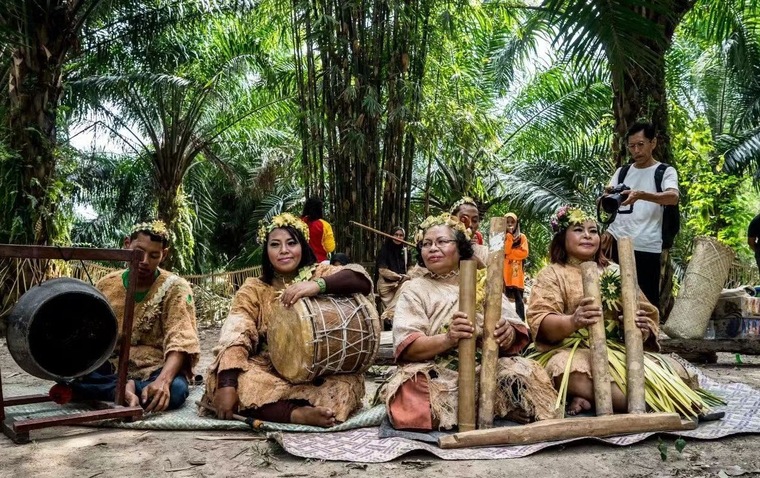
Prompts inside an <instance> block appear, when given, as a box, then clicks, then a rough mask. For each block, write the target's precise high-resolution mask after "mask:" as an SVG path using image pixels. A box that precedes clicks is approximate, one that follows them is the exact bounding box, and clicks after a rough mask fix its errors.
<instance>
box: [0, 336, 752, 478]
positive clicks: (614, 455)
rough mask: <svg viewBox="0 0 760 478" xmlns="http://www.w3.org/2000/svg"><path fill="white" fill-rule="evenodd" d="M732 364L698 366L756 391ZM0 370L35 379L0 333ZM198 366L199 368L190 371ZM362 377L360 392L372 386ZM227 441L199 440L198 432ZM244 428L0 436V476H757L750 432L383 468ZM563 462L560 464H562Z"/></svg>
mask: <svg viewBox="0 0 760 478" xmlns="http://www.w3.org/2000/svg"><path fill="white" fill-rule="evenodd" d="M216 337H217V331H216V330H203V331H201V340H202V345H203V359H204V360H202V363H201V366H202V367H204V368H205V366H206V365H207V364H208V362H209V360H210V356H211V353H210V351H211V347H213V345H214V343H215V342H216ZM742 359H743V361H744V363H745V365H743V366H742V367H741V368H737V367H736V366H735V365H734V363H735V358H734V355H733V354H719V362H718V364H715V365H708V366H705V367H704V370H705V371H706V373H707V374H708V375H710V376H711V377H713V378H716V379H718V380H721V381H727V382H729V381H740V382H744V383H748V384H750V385H752V386H753V387H756V388H760V357H747V356H743V357H742ZM0 370H2V380H3V383H6V384H34V383H41V381H40V380H38V379H36V378H34V377H31V376H29V375H27V374H26V373H24V372H23V371H21V369H20V368H19V367H18V366H17V365H16V364H15V363H14V362H13V359H12V358H11V357H10V354H9V353H8V349H7V347H6V346H5V342H4V340H2V339H0ZM199 370H203V368H199ZM374 388H375V385H374V382H373V381H372V380H371V379H368V389H369V391H368V394H369V393H372V392H374ZM223 436H227V437H236V438H238V439H236V440H231V441H228V440H216V441H208V440H201V439H199V437H223ZM252 436H253V435H252V434H250V433H247V432H211V431H192V432H158V431H131V430H114V429H93V428H85V427H60V428H52V429H47V430H41V431H37V432H33V433H32V439H33V442H32V443H30V444H27V445H14V444H13V443H12V442H11V441H10V440H8V439H6V438H5V437H4V436H0V477H26V476H35V477H37V476H40V477H48V476H50V477H61V476H71V477H86V478H94V477H101V478H107V477H124V476H134V475H139V476H165V477H171V478H183V477H205V476H217V477H228V476H229V477H233V476H250V475H255V476H263V477H267V476H270V477H283V478H284V477H306V476H327V477H332V476H347V477H350V476H363V477H380V476H390V475H398V474H403V475H409V474H414V475H418V476H447V475H448V476H467V477H494V476H508V475H514V474H520V475H522V476H532V477H554V476H557V477H560V476H561V477H565V476H573V477H583V476H595V477H602V476H621V477H622V476H625V477H647V476H658V477H659V476H661V477H669V476H673V477H675V476H678V477H721V478H725V477H728V476H760V445H759V444H760V437H758V436H757V435H748V436H736V437H730V438H726V439H723V440H720V441H710V442H705V441H695V440H692V441H688V443H687V445H686V448H685V449H684V450H683V452H682V453H681V454H679V453H677V452H676V451H675V449H674V446H673V439H672V438H669V437H666V438H665V442H666V444H667V445H668V447H669V448H668V449H669V454H668V459H667V461H662V460H661V459H660V453H659V451H658V449H657V445H658V439H657V438H652V439H649V440H646V441H644V442H642V443H639V444H636V445H634V446H630V447H623V448H620V447H613V446H606V445H600V444H596V443H593V442H590V441H584V442H576V443H575V444H571V445H569V446H562V447H557V448H553V449H549V450H544V451H542V452H539V453H537V454H534V455H532V456H530V457H527V458H520V459H514V460H502V461H498V462H497V461H457V462H451V461H443V460H440V459H438V458H436V457H434V456H433V455H429V454H426V453H417V454H411V455H406V456H403V457H401V458H399V459H397V460H395V461H392V462H389V463H383V464H361V463H344V462H322V461H311V460H303V459H300V458H296V457H293V456H291V455H288V454H287V453H285V452H284V451H283V450H282V449H281V448H280V447H279V446H278V445H277V444H276V443H274V442H269V441H264V440H255V441H254V440H245V439H246V438H251V437H252ZM568 465H570V467H571V468H570V469H569V468H568Z"/></svg>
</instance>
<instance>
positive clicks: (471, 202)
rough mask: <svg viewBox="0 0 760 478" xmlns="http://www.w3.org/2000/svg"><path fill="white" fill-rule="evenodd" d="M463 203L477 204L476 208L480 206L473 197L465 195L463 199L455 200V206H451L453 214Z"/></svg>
mask: <svg viewBox="0 0 760 478" xmlns="http://www.w3.org/2000/svg"><path fill="white" fill-rule="evenodd" d="M462 204H469V205H471V206H475V207H476V208H477V207H478V203H476V202H475V200H474V199H473V198H471V197H470V196H464V197H462V199H460V200H459V201H457V202H455V203H454V205H453V206H451V214H454V211H456V210H457V208H458V207H459V206H461V205H462Z"/></svg>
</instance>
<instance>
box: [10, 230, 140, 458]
mask: <svg viewBox="0 0 760 478" xmlns="http://www.w3.org/2000/svg"><path fill="white" fill-rule="evenodd" d="M142 255H143V253H142V252H140V251H132V250H129V249H100V248H78V247H54V246H20V245H9V244H0V259H49V260H51V259H55V260H65V261H69V260H98V261H124V262H128V263H129V287H128V288H127V296H126V300H125V304H124V322H123V323H122V327H121V339H120V341H119V369H118V379H117V382H116V397H115V399H114V402H113V403H109V402H101V401H95V402H92V404H93V406H94V407H95V408H96V410H91V411H86V412H79V413H75V414H67V415H58V416H51V417H44V418H34V419H23V420H16V419H10V418H9V419H7V420H6V415H5V408H6V407H12V406H16V405H24V404H29V403H42V402H49V401H52V399H51V398H50V396H49V395H42V394H38V395H24V396H20V397H8V398H5V397H3V383H2V375H0V428H2V432H3V433H4V434H5V435H6V436H7V437H8V438H10V439H11V440H13V441H14V442H15V443H28V442H29V431H30V430H38V429H41V428H48V427H56V426H61V425H75V424H78V423H85V422H90V421H95V420H107V419H112V418H139V417H141V416H142V414H143V410H142V408H141V407H126V406H124V404H125V391H126V385H127V368H128V366H129V348H130V345H131V339H132V322H133V319H134V309H135V286H136V284H137V267H138V265H139V263H140V261H141V260H142Z"/></svg>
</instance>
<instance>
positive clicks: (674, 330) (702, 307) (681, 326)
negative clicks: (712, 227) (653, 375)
mask: <svg viewBox="0 0 760 478" xmlns="http://www.w3.org/2000/svg"><path fill="white" fill-rule="evenodd" d="M733 260H734V251H732V250H731V249H730V248H728V247H726V246H724V245H723V244H721V243H719V242H718V241H717V240H715V239H713V238H711V237H701V236H700V237H695V238H694V253H693V255H692V257H691V261H690V262H689V266H688V267H687V268H686V273H685V274H684V278H683V282H682V283H681V289H680V292H679V293H678V298H676V302H675V305H674V306H673V311H672V312H671V313H670V317H669V318H668V321H667V322H666V323H665V325H664V326H663V327H662V330H663V331H664V332H665V333H666V334H668V336H670V337H671V338H679V339H701V338H702V337H704V335H705V331H706V330H707V325H708V323H709V321H710V315H711V314H712V311H713V309H714V308H715V305H716V304H717V303H718V297H719V296H720V293H721V291H722V290H723V284H724V283H725V282H726V279H727V278H728V272H729V270H730V269H731V263H732V261H733Z"/></svg>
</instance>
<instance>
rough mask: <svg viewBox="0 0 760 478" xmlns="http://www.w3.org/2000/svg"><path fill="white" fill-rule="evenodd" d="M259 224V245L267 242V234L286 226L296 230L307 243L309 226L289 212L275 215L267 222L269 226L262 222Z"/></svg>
mask: <svg viewBox="0 0 760 478" xmlns="http://www.w3.org/2000/svg"><path fill="white" fill-rule="evenodd" d="M259 224H260V225H261V226H260V227H259V234H258V238H259V243H260V244H263V243H264V242H265V241H266V240H267V234H269V233H270V232H272V231H273V230H275V229H277V228H278V227H288V226H290V227H292V228H294V229H296V230H297V231H299V232H300V233H301V234H303V237H304V238H305V239H306V242H309V226H307V225H306V223H305V222H303V221H302V220H301V219H299V218H297V217H296V216H294V215H292V214H290V213H289V212H284V213H282V214H278V215H276V216H275V217H273V218H272V220H271V221H269V224H266V223H264V221H260V222H259Z"/></svg>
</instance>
